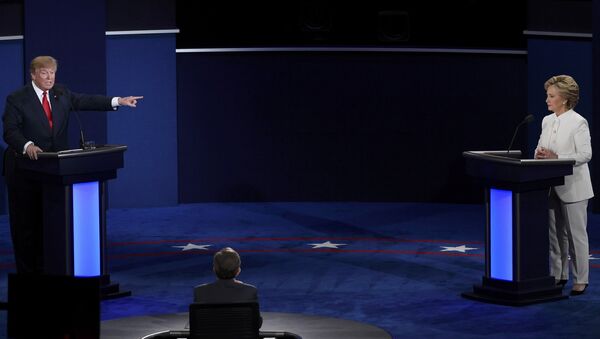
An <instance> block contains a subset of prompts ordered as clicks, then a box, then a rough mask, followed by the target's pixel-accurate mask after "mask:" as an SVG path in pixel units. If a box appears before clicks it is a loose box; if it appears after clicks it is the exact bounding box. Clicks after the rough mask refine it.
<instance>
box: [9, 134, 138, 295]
mask: <svg viewBox="0 0 600 339" xmlns="http://www.w3.org/2000/svg"><path fill="white" fill-rule="evenodd" d="M126 150H127V146H124V145H104V146H99V147H97V148H95V149H89V150H81V149H76V150H66V151H61V152H43V153H40V154H38V160H35V161H33V160H29V159H28V158H26V157H22V158H18V159H17V163H16V165H17V167H18V168H19V169H20V170H22V171H23V173H26V175H27V176H29V177H30V178H31V179H33V180H36V181H39V182H40V183H41V184H42V187H43V188H42V191H43V228H44V274H45V275H53V276H68V277H76V278H77V277H98V278H99V279H100V292H101V298H102V299H112V298H117V297H122V296H128V295H131V292H129V291H120V290H119V284H116V283H112V282H111V281H110V275H109V273H108V267H107V262H106V209H107V199H106V181H107V180H110V179H114V178H116V177H117V169H119V168H123V165H124V160H123V153H124V152H125V151H126Z"/></svg>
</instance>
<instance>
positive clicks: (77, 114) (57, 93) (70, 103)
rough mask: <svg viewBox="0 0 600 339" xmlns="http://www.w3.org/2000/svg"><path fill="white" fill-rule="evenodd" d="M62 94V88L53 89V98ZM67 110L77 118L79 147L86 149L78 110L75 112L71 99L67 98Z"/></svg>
mask: <svg viewBox="0 0 600 339" xmlns="http://www.w3.org/2000/svg"><path fill="white" fill-rule="evenodd" d="M63 94H64V93H63V91H62V89H60V88H55V89H54V99H56V100H58V98H59V97H60V96H61V95H63ZM69 110H70V111H72V112H73V113H74V114H75V119H76V120H77V124H78V125H79V147H80V148H81V149H83V150H84V149H87V148H88V147H86V145H85V138H84V137H83V127H82V124H81V119H79V112H77V111H76V110H75V109H74V108H73V103H72V102H71V100H69Z"/></svg>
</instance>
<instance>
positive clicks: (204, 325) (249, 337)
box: [189, 302, 261, 339]
mask: <svg viewBox="0 0 600 339" xmlns="http://www.w3.org/2000/svg"><path fill="white" fill-rule="evenodd" d="M260 325H261V318H260V312H259V309H258V303H255V302H254V303H236V304H203V303H193V304H190V337H189V338H190V339H215V338H219V339H258V338H259V328H260Z"/></svg>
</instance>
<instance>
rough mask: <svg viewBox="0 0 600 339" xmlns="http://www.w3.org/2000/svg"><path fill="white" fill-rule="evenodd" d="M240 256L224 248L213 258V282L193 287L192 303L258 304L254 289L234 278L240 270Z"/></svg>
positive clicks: (228, 248)
mask: <svg viewBox="0 0 600 339" xmlns="http://www.w3.org/2000/svg"><path fill="white" fill-rule="evenodd" d="M241 263H242V262H241V259H240V255H239V254H238V253H237V252H236V251H234V250H233V249H232V248H231V247H225V248H223V249H222V250H220V251H219V252H217V253H215V256H214V257H213V271H214V272H215V275H216V276H217V278H218V279H217V280H216V281H215V282H212V283H209V284H203V285H198V286H196V287H194V302H199V303H209V304H216V303H218V304H221V303H242V302H258V290H257V289H256V287H254V286H252V285H249V284H245V283H243V282H241V281H239V280H236V279H235V278H236V277H237V276H238V275H239V274H240V272H241V271H242V269H241V268H240V266H241Z"/></svg>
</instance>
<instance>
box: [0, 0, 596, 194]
mask: <svg viewBox="0 0 600 339" xmlns="http://www.w3.org/2000/svg"><path fill="white" fill-rule="evenodd" d="M100 3H101V2H100ZM57 4H58V5H57V6H62V5H60V2H59V3H57ZM105 5H106V7H105V11H106V14H101V18H97V20H96V19H95V15H91V14H90V15H87V16H84V17H83V19H82V18H78V19H77V20H75V19H73V20H74V24H76V25H80V27H87V26H89V25H86V23H85V21H86V20H88V21H90V22H94V25H93V27H94V30H98V29H99V28H100V30H101V27H100V26H104V27H105V28H106V30H107V31H121V30H122V31H127V30H149V29H154V30H160V29H174V28H178V29H180V33H178V34H177V35H176V47H177V48H178V49H180V51H179V53H177V55H176V76H177V80H176V104H177V117H176V119H177V130H176V138H177V158H178V160H177V165H176V173H177V175H170V176H165V177H164V178H161V179H160V180H165V181H172V182H176V183H177V184H176V185H177V195H178V202H180V203H190V202H200V201H331V200H340V201H428V202H454V203H456V202H459V203H460V202H480V201H482V193H481V189H480V187H479V186H478V185H476V184H474V183H473V182H472V181H471V180H470V179H469V178H468V177H466V175H465V174H464V162H463V159H462V151H464V150H485V149H504V148H506V147H507V145H508V143H509V142H510V138H511V136H512V133H513V130H514V127H515V126H516V125H517V124H518V123H519V122H520V121H521V120H522V119H523V117H524V116H525V115H527V114H529V113H532V114H534V115H535V116H536V119H537V120H536V121H535V122H534V123H532V124H531V125H529V126H526V127H525V128H524V129H523V130H521V132H520V134H519V136H518V138H517V141H516V143H515V146H514V148H516V149H520V150H522V151H523V152H524V153H525V154H526V155H527V156H530V153H531V150H532V147H534V146H535V145H534V143H535V140H536V136H537V135H538V134H539V124H540V121H541V118H542V117H543V115H545V114H547V112H546V111H545V110H544V104H543V101H544V97H545V96H544V92H543V90H541V89H540V88H541V83H543V79H545V78H547V77H548V76H550V75H554V74H555V73H556V74H558V73H568V74H575V75H577V77H576V78H578V79H580V80H581V83H580V84H582V85H583V88H584V91H590V89H591V87H592V86H591V76H589V74H591V70H590V69H589V67H588V66H587V65H588V64H587V63H586V62H580V61H579V59H578V58H580V57H581V56H582V55H587V54H588V51H590V50H591V43H590V40H589V39H588V40H586V39H585V38H583V39H582V38H576V39H573V40H571V41H563V40H560V39H557V38H555V37H540V38H538V37H536V38H531V37H530V36H527V35H524V34H523V32H524V31H526V30H529V31H550V32H575V33H591V32H592V18H591V17H592V1H590V0H587V1H574V0H548V1H541V0H529V1H526V2H525V1H483V0H482V1H478V0H463V1H450V2H438V1H417V0H414V1H369V2H366V1H363V2H359V3H349V2H341V1H285V2H275V1H266V2H265V1H261V2H243V3H235V2H234V3H223V2H200V1H184V0H177V1H172V0H150V1H146V0H133V1H126V2H120V1H117V0H107V1H106V2H105ZM95 13H104V12H103V11H102V10H101V11H97V12H95ZM22 16H23V3H22V1H7V0H0V35H2V36H10V35H22V34H23V26H24V22H23V19H22ZM96 16H97V14H96ZM81 21H83V22H81ZM27 27H40V29H41V28H43V27H44V26H43V21H40V22H39V25H37V26H36V25H35V24H31V23H30V24H28V25H27ZM75 33H77V34H75ZM80 33H82V32H70V31H69V30H66V31H64V32H61V34H64V35H65V36H67V37H70V38H69V39H66V40H65V41H67V42H61V44H66V45H68V46H67V47H68V48H67V47H64V46H63V47H60V46H61V45H59V46H58V47H56V48H59V51H58V52H56V53H62V54H63V56H61V60H68V61H69V62H68V64H69V65H70V66H71V69H75V70H81V72H79V71H77V72H75V73H74V74H72V75H71V77H73V78H75V80H70V81H69V84H71V85H72V84H73V83H74V84H76V85H77V87H78V88H83V89H84V90H87V87H86V86H87V85H85V81H86V80H89V79H88V77H87V76H86V75H85V74H86V73H85V72H84V71H83V70H84V69H85V67H87V66H88V65H89V61H90V60H91V61H94V62H98V63H104V62H105V60H104V59H105V58H104V57H103V55H104V54H103V53H102V50H103V48H96V47H94V46H100V45H102V43H101V41H95V42H92V41H88V45H90V44H91V45H90V46H91V47H90V48H86V51H88V52H89V53H87V54H86V55H90V56H88V57H86V58H89V60H85V59H82V58H81V57H78V55H80V54H79V52H78V51H81V46H78V45H77V42H74V43H70V42H68V41H77V36H78V34H80ZM83 33H85V32H83ZM40 36H43V35H40ZM98 36H100V34H98ZM123 39H124V38H115V39H114V41H115V42H120V41H123ZM38 40H39V39H38ZM61 40H62V39H61ZM25 41H26V43H25V50H26V53H25V55H24V59H25V60H24V63H25V64H27V63H28V62H29V54H31V53H34V54H35V53H37V52H36V48H39V47H40V45H39V44H37V43H35V41H33V40H31V39H29V42H27V41H28V39H25ZM140 41H144V39H143V38H142V39H140ZM152 41H158V40H152ZM39 42H40V43H41V44H44V43H45V42H44V39H41V40H39ZM111 43H112V42H111ZM98 44H100V45H98ZM126 46H127V45H125V44H123V47H124V48H127V47H126ZM157 46H158V45H157ZM216 47H224V48H229V49H228V50H222V51H220V52H215V51H211V50H207V49H203V50H201V52H198V53H185V51H182V50H181V49H189V48H201V49H202V48H216ZM243 47H263V48H275V49H271V50H262V51H258V52H257V51H254V52H252V51H248V50H244V49H240V48H243ZM279 47H301V48H304V50H302V51H296V52H290V51H287V52H283V51H281V50H277V49H276V48H279ZM323 47H326V48H330V49H329V50H328V51H323V50H317V49H316V48H323ZM347 47H351V48H354V49H353V50H351V51H349V50H340V49H337V50H336V49H335V48H347ZM573 47H574V48H573ZM372 48H384V50H377V51H375V50H373V49H372ZM409 48H422V49H421V50H419V51H416V52H415V51H414V50H410V49H409ZM554 48H558V49H560V50H561V53H559V55H560V57H558V58H557V57H556V55H554V54H553V53H552V51H553V49H554ZM457 49H459V50H460V49H467V50H464V51H463V52H461V53H456V52H457V51H456V50H457ZM94 51H96V52H94ZM498 51H504V52H506V53H497V52H498ZM547 51H550V52H549V53H548V52H547ZM98 52H99V53H98ZM512 52H517V53H516V54H515V53H512ZM137 53H138V54H140V57H141V58H143V51H137ZM569 53H571V54H569ZM582 53H583V54H582ZM71 56H73V57H71ZM69 58H70V59H69ZM136 58H139V57H137V56H136ZM78 60H81V62H78ZM140 60H141V59H140ZM128 62H129V64H135V60H129V61H128ZM78 63H79V64H80V65H79V66H74V65H77V64H78ZM123 64H127V63H125V62H124V63H123ZM165 65H171V63H170V62H165ZM565 65H566V67H565ZM77 67H81V68H77ZM140 67H141V69H143V65H140ZM153 67H154V69H157V67H160V63H158V64H154V65H153ZM99 69H100V72H99V73H98V74H97V75H95V76H98V77H99V78H98V79H97V80H94V81H93V83H95V84H100V85H102V83H103V81H102V80H101V78H102V76H103V75H102V74H103V73H106V71H103V70H102V67H100V68H99ZM118 71H128V70H127V69H124V70H118ZM152 71H153V70H152V69H148V70H146V72H150V73H149V74H151V72H152ZM162 71H168V70H162ZM167 73H168V72H167ZM61 74H62V73H61ZM582 74H583V75H586V76H582ZM63 75H64V74H63ZM149 77H150V78H151V76H149ZM135 78H136V76H135V74H131V76H130V77H128V78H127V79H135ZM138 78H139V77H138ZM78 81H81V82H82V83H81V84H78ZM532 81H534V82H535V83H532ZM538 82H539V83H538ZM125 85H127V86H132V88H136V87H135V86H134V84H129V85H128V84H125ZM100 87H102V86H100ZM128 88H129V87H128ZM92 90H94V89H92ZM99 91H100V92H102V89H101V88H100V89H99ZM585 94H586V95H585V96H584V97H582V101H581V103H580V106H578V107H580V108H581V109H582V112H581V113H582V114H583V115H584V116H586V118H588V120H589V121H590V123H593V121H592V119H591V115H592V110H591V106H592V105H591V95H589V94H588V93H587V92H586V93H585ZM158 96H160V94H158ZM85 119H86V118H84V120H85ZM89 124H93V125H94V126H93V127H90V126H89ZM141 124H142V125H143V122H142V123H141ZM84 125H87V126H86V129H87V130H94V129H95V131H92V132H91V133H90V132H88V133H89V134H93V133H96V134H100V136H96V137H94V139H96V140H97V141H103V140H104V138H105V137H104V136H103V135H106V134H107V133H109V132H110V131H109V132H107V127H106V126H107V123H106V122H105V121H99V122H93V120H92V122H91V123H86V121H84ZM127 131H129V129H128V130H127ZM127 133H128V134H129V135H130V138H133V139H135V140H137V141H139V143H143V144H145V143H146V142H147V141H145V140H146V139H147V135H146V134H147V133H146V134H144V133H141V132H139V133H138V132H136V129H135V128H133V129H131V131H129V132H127ZM594 133H595V132H594V128H593V129H592V135H593V136H594V135H595V134H594ZM136 138H137V139H136ZM160 138H161V135H160V133H157V134H156V139H157V140H160ZM169 138H175V136H169ZM138 139H139V140H138ZM142 139H144V140H142ZM135 140H134V142H131V144H135ZM132 152H134V150H133V149H132ZM144 154H145V153H144ZM130 158H131V159H133V158H134V156H133V153H132V154H131V157H130ZM592 167H593V163H592ZM592 173H594V172H592ZM593 176H594V174H593ZM596 181H598V180H596ZM126 186H127V187H130V191H131V190H133V191H136V190H135V189H134V188H135V187H136V186H135V183H134V182H132V183H131V184H129V183H128V184H126Z"/></svg>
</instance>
